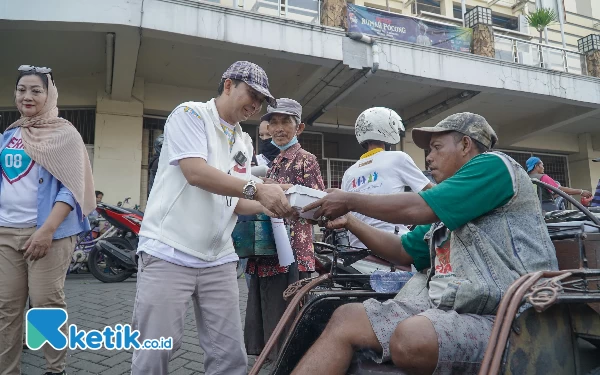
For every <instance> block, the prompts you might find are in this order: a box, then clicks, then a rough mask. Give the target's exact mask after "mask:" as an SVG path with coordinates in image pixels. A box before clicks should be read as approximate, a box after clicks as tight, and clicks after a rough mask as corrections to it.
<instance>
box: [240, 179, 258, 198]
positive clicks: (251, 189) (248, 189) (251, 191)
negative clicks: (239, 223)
mask: <svg viewBox="0 0 600 375" xmlns="http://www.w3.org/2000/svg"><path fill="white" fill-rule="evenodd" d="M242 193H243V194H244V198H246V199H250V200H254V196H255V195H256V182H254V181H253V180H250V181H248V182H247V183H246V185H244V188H243V189H242Z"/></svg>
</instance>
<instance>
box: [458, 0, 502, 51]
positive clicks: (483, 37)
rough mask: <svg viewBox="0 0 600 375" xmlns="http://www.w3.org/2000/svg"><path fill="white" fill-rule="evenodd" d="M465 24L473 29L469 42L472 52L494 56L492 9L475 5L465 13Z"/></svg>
mask: <svg viewBox="0 0 600 375" xmlns="http://www.w3.org/2000/svg"><path fill="white" fill-rule="evenodd" d="M465 26H466V27H470V28H471V29H472V30H473V39H472V43H471V49H472V51H473V54H475V55H480V56H485V57H491V58H494V57H496V49H495V47H494V29H493V28H492V10H491V9H490V8H484V7H482V6H476V7H475V8H473V9H471V10H470V11H469V12H467V14H465Z"/></svg>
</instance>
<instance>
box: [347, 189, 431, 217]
mask: <svg viewBox="0 0 600 375" xmlns="http://www.w3.org/2000/svg"><path fill="white" fill-rule="evenodd" d="M348 208H349V209H350V211H352V212H358V213H361V214H363V215H366V216H369V217H372V218H374V219H379V220H381V221H385V222H388V223H393V224H430V223H435V222H436V221H439V218H438V217H437V216H436V214H435V213H434V212H433V210H432V209H431V207H429V205H428V204H427V202H425V200H424V199H423V198H421V196H420V195H419V194H416V193H398V194H389V195H364V194H356V193H351V194H350V195H349V196H348Z"/></svg>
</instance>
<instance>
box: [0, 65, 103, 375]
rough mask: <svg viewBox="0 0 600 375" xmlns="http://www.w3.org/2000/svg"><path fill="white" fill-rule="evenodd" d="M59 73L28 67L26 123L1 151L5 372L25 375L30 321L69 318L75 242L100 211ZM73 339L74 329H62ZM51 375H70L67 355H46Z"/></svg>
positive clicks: (22, 92)
mask: <svg viewBox="0 0 600 375" xmlns="http://www.w3.org/2000/svg"><path fill="white" fill-rule="evenodd" d="M57 100H58V91H57V89H56V86H55V84H54V80H53V76H52V70H51V69H48V68H37V67H32V66H28V65H25V66H21V67H20V68H19V77H18V79H17V83H16V85H15V104H16V106H17V108H18V110H19V112H20V113H21V118H20V119H19V120H17V121H16V122H15V123H13V124H12V125H11V126H9V127H8V129H7V130H6V132H5V133H4V134H3V135H2V139H1V143H0V144H1V146H0V167H1V169H2V177H1V181H0V369H1V371H2V373H3V374H20V373H21V368H20V367H21V351H22V341H21V338H22V337H23V320H24V317H23V314H24V310H25V304H26V301H27V296H29V298H30V303H31V307H32V308H59V309H65V310H66V307H67V305H66V303H65V294H64V284H65V276H66V274H67V269H68V267H69V263H70V260H71V255H72V252H73V249H74V247H75V237H76V236H77V235H78V234H79V233H81V232H84V231H89V230H90V224H89V221H88V219H87V216H88V215H89V214H90V213H91V212H92V211H93V210H94V209H95V207H96V200H95V196H94V183H93V179H92V169H91V165H90V160H89V157H88V154H87V151H86V149H85V145H84V143H83V140H82V139H81V135H80V134H79V132H78V131H77V130H76V129H75V127H74V126H73V125H72V124H71V123H70V122H68V121H67V120H65V119H62V118H60V117H58V108H57V106H56V105H57ZM61 330H62V331H63V333H64V334H65V335H67V325H66V324H65V325H63V327H62V328H61ZM42 348H43V350H44V355H45V358H46V366H47V371H48V372H46V375H48V374H50V375H53V374H64V373H65V372H64V370H65V366H66V357H67V349H66V348H65V349H64V350H57V349H54V348H52V347H51V346H50V345H49V344H47V343H46V344H45V345H44V346H43V347H42Z"/></svg>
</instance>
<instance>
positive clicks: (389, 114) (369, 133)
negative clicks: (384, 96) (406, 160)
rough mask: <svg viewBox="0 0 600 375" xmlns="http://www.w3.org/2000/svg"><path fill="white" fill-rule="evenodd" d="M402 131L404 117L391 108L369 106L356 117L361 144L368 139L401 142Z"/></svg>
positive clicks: (357, 135)
mask: <svg viewBox="0 0 600 375" xmlns="http://www.w3.org/2000/svg"><path fill="white" fill-rule="evenodd" d="M401 131H402V132H403V131H404V125H403V124H402V119H401V118H400V116H398V114H397V113H396V112H395V111H393V110H391V109H389V108H384V107H373V108H369V109H367V110H366V111H364V112H363V113H361V114H360V116H358V119H356V125H355V132H356V139H357V140H358V143H359V144H361V145H362V144H363V143H364V142H366V141H379V142H384V143H387V144H390V145H395V144H397V143H398V142H400V132H401Z"/></svg>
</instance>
